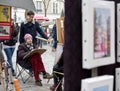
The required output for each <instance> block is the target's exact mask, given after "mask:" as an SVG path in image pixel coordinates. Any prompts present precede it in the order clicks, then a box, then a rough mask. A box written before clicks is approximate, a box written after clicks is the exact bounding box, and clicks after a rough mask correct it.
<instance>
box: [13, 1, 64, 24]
mask: <svg viewBox="0 0 120 91" xmlns="http://www.w3.org/2000/svg"><path fill="white" fill-rule="evenodd" d="M33 1H34V4H35V7H36V11H35V13H36V15H42V16H45V9H44V3H43V1H44V0H43V1H42V0H33ZM45 1H46V2H45V3H46V4H48V2H47V1H49V0H45ZM62 10H64V2H63V1H58V0H50V2H49V5H48V9H47V14H46V16H47V17H48V18H49V19H50V20H52V19H56V18H59V17H60V15H61V12H62ZM12 18H13V19H14V20H15V22H22V21H24V20H25V10H24V9H20V8H14V7H13V8H12Z"/></svg>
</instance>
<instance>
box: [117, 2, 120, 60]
mask: <svg viewBox="0 0 120 91" xmlns="http://www.w3.org/2000/svg"><path fill="white" fill-rule="evenodd" d="M117 62H120V4H117Z"/></svg>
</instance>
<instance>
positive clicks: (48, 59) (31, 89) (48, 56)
mask: <svg viewBox="0 0 120 91" xmlns="http://www.w3.org/2000/svg"><path fill="white" fill-rule="evenodd" d="M17 47H18V44H17V45H16V49H17ZM43 48H44V49H47V51H46V52H45V53H44V54H42V59H43V63H44V66H45V69H46V71H47V72H49V73H50V74H51V73H52V68H53V65H54V59H55V52H52V51H51V46H50V45H49V44H48V45H44V46H43ZM16 49H15V52H14V54H13V64H14V68H15V62H16ZM5 59H6V56H5ZM23 74H24V75H25V73H23ZM24 77H25V76H24ZM40 77H41V79H42V84H43V86H42V87H40V86H36V85H35V82H34V78H30V79H29V80H28V81H27V82H26V83H25V84H24V83H23V82H22V79H21V77H19V78H18V80H19V84H20V91H50V90H49V87H50V86H51V85H52V84H53V79H51V80H50V81H49V83H47V81H48V80H47V79H43V78H42V75H40ZM13 79H14V78H13ZM0 89H1V86H0ZM0 91H1V90H0Z"/></svg>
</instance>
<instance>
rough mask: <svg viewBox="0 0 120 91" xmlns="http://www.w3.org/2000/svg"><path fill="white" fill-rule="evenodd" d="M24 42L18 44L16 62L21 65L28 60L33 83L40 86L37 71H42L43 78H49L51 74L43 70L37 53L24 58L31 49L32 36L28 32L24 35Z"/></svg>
mask: <svg viewBox="0 0 120 91" xmlns="http://www.w3.org/2000/svg"><path fill="white" fill-rule="evenodd" d="M24 39H25V43H22V44H20V45H19V46H18V51H17V52H18V53H17V54H18V55H17V62H18V63H19V64H20V65H21V66H22V64H24V62H25V61H29V62H30V64H31V66H32V71H33V73H34V77H35V84H36V85H38V86H42V83H41V79H40V77H39V73H40V72H42V73H43V78H44V79H50V78H52V76H51V75H50V74H49V73H47V72H46V71H45V68H44V64H43V62H42V58H41V56H40V54H39V53H36V54H34V55H32V56H30V57H29V58H28V59H25V60H24V56H25V55H27V54H28V53H29V52H30V51H31V50H33V49H34V48H33V43H32V36H31V35H30V34H26V35H25V36H24Z"/></svg>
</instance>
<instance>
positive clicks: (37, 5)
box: [36, 1, 42, 12]
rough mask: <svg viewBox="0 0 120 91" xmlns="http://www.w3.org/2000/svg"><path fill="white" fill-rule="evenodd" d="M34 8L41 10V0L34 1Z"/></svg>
mask: <svg viewBox="0 0 120 91" xmlns="http://www.w3.org/2000/svg"><path fill="white" fill-rule="evenodd" d="M36 8H37V11H38V12H42V1H37V2H36Z"/></svg>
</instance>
